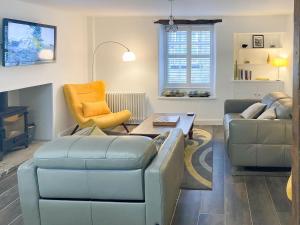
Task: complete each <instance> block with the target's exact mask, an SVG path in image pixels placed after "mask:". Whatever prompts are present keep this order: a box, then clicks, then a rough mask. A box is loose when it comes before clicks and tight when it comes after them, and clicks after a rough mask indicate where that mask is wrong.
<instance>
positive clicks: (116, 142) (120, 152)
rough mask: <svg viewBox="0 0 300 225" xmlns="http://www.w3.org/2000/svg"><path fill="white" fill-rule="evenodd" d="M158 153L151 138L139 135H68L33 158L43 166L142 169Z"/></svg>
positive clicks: (42, 149)
mask: <svg viewBox="0 0 300 225" xmlns="http://www.w3.org/2000/svg"><path fill="white" fill-rule="evenodd" d="M156 154H157V150H156V147H155V145H154V143H153V141H152V139H151V138H147V137H141V136H87V137H86V136H71V137H62V138H59V139H57V140H55V141H53V142H50V143H47V144H45V145H43V146H42V147H41V148H40V149H39V150H38V151H37V152H36V153H35V154H34V162H35V165H36V166H37V167H38V168H44V169H71V170H72V169H86V170H101V169H102V170H135V169H144V168H146V167H147V166H148V164H149V163H150V162H151V160H152V159H153V157H155V155H156Z"/></svg>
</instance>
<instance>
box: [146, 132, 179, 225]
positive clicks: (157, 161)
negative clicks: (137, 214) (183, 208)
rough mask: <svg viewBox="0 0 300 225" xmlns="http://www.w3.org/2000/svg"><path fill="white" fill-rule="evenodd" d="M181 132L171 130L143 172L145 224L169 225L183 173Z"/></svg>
mask: <svg viewBox="0 0 300 225" xmlns="http://www.w3.org/2000/svg"><path fill="white" fill-rule="evenodd" d="M183 157H184V135H183V133H182V130H181V129H174V130H172V131H171V132H170V135H169V137H168V138H167V139H166V141H165V143H164V144H163V145H162V147H161V149H160V151H159V152H158V154H157V156H156V157H155V158H154V160H153V161H152V162H151V164H150V165H149V166H148V168H147V169H146V171H145V200H146V222H147V223H146V224H147V225H155V224H159V225H169V223H170V222H171V219H172V216H173V213H174V210H175V206H176V202H177V200H178V196H179V193H180V186H181V183H182V177H183V172H184V162H183Z"/></svg>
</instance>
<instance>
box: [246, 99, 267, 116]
mask: <svg viewBox="0 0 300 225" xmlns="http://www.w3.org/2000/svg"><path fill="white" fill-rule="evenodd" d="M265 108H266V104H263V103H260V102H257V103H254V104H253V105H251V106H249V107H248V108H247V109H245V110H244V111H243V112H242V113H241V117H243V118H245V119H256V118H257V117H258V116H259V115H260V114H261V113H262V112H263V111H264V109H265Z"/></svg>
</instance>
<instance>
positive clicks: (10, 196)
mask: <svg viewBox="0 0 300 225" xmlns="http://www.w3.org/2000/svg"><path fill="white" fill-rule="evenodd" d="M18 194H19V193H18V187H17V185H15V186H14V187H12V188H10V189H8V190H7V191H5V192H3V193H2V194H1V195H0V211H1V210H2V209H3V208H5V207H6V206H7V205H9V204H10V203H11V202H13V201H14V200H16V199H17V198H18Z"/></svg>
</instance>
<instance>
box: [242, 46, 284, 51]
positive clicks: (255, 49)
mask: <svg viewBox="0 0 300 225" xmlns="http://www.w3.org/2000/svg"><path fill="white" fill-rule="evenodd" d="M282 49H283V48H282V47H280V48H239V50H240V51H241V50H242V51H257V50H268V51H270V50H282Z"/></svg>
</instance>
